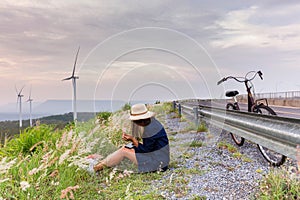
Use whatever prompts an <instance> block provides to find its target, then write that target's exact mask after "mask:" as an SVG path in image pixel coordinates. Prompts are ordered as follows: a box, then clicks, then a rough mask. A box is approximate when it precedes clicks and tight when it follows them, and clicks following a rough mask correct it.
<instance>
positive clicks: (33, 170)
mask: <svg viewBox="0 0 300 200" xmlns="http://www.w3.org/2000/svg"><path fill="white" fill-rule="evenodd" d="M38 171H39V169H38V168H33V169H32V170H30V171H29V172H28V175H30V176H31V175H34V174H36V173H38Z"/></svg>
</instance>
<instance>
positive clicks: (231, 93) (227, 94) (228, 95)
mask: <svg viewBox="0 0 300 200" xmlns="http://www.w3.org/2000/svg"><path fill="white" fill-rule="evenodd" d="M238 94H239V91H236V90H234V91H227V92H226V94H225V95H226V97H234V96H236V95H238Z"/></svg>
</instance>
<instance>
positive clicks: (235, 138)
mask: <svg viewBox="0 0 300 200" xmlns="http://www.w3.org/2000/svg"><path fill="white" fill-rule="evenodd" d="M226 110H239V109H238V108H237V107H236V106H235V105H234V104H232V103H228V104H227V105H226ZM229 133H230V135H231V137H232V139H233V141H234V142H235V143H236V144H237V145H238V146H243V144H244V142H245V138H243V137H240V136H238V135H235V134H233V133H232V132H229Z"/></svg>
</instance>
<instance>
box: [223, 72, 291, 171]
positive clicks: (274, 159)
mask: <svg viewBox="0 0 300 200" xmlns="http://www.w3.org/2000/svg"><path fill="white" fill-rule="evenodd" d="M250 74H254V75H252V76H251V77H250V78H248V77H249V76H250ZM256 75H259V77H260V78H261V80H263V77H262V72H261V71H250V72H248V73H247V74H246V75H245V77H234V76H227V77H225V78H223V79H221V80H220V81H218V83H217V84H218V85H219V84H221V83H223V82H225V81H227V80H228V79H233V80H235V81H237V82H239V83H244V84H245V87H246V91H247V102H248V112H254V113H258V114H264V115H276V113H275V111H274V110H273V109H272V108H270V107H269V106H268V101H267V99H256V100H255V99H254V97H253V94H252V92H251V90H253V93H254V85H253V83H252V82H251V81H252V80H253V79H254V78H255V77H256ZM238 94H239V92H238V91H236V90H234V91H227V92H226V94H225V95H226V96H227V97H232V98H233V100H234V102H233V103H230V102H229V103H227V105H226V109H227V110H240V106H239V103H238V101H237V98H236V97H237V95H238ZM230 135H231V137H232V139H233V140H234V142H235V143H236V144H237V145H238V146H242V145H243V144H244V142H245V139H244V138H243V137H240V136H238V135H236V134H233V133H231V132H230ZM257 146H258V148H259V150H260V152H261V153H262V155H263V157H264V158H265V159H266V160H267V161H268V162H269V163H270V164H271V165H272V166H280V165H282V164H283V163H284V162H285V160H286V156H284V155H282V154H279V153H277V152H275V151H272V150H270V149H267V148H265V147H263V146H261V145H259V144H257Z"/></svg>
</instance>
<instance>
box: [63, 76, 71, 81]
mask: <svg viewBox="0 0 300 200" xmlns="http://www.w3.org/2000/svg"><path fill="white" fill-rule="evenodd" d="M72 78H73V77H72V76H71V77H69V78H65V79H62V80H61V81H66V80H70V79H72Z"/></svg>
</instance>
